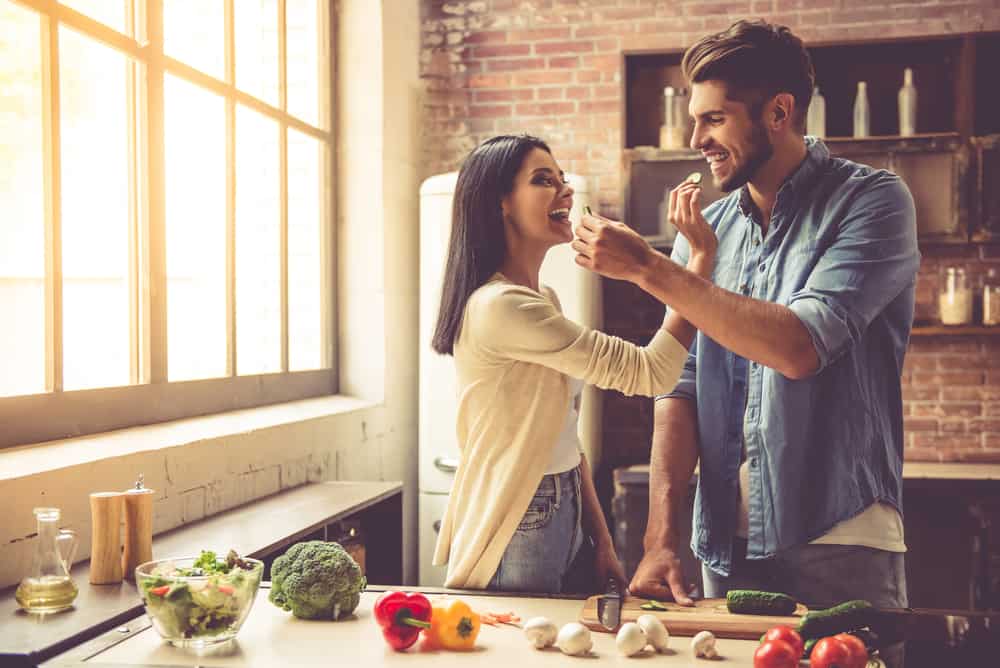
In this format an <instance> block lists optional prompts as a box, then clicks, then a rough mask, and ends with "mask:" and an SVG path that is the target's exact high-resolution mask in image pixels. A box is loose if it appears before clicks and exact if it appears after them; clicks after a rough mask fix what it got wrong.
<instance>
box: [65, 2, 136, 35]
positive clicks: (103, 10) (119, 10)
mask: <svg viewBox="0 0 1000 668" xmlns="http://www.w3.org/2000/svg"><path fill="white" fill-rule="evenodd" d="M59 4H62V5H66V6H67V7H69V8H70V9H75V10H76V11H78V12H80V13H81V14H86V15H87V16H89V17H90V18H92V19H94V20H96V21H100V22H101V23H103V24H104V25H106V26H109V27H111V28H114V29H115V30H117V31H118V32H120V33H125V16H126V14H125V8H126V5H127V4H128V0H59Z"/></svg>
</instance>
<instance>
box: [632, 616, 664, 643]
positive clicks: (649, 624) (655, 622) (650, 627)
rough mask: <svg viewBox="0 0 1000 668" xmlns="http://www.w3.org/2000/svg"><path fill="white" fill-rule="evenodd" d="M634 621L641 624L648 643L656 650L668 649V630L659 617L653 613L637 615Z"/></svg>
mask: <svg viewBox="0 0 1000 668" xmlns="http://www.w3.org/2000/svg"><path fill="white" fill-rule="evenodd" d="M635 623H636V624H638V625H639V626H641V627H642V630H643V631H645V632H646V638H647V639H648V640H649V644H650V645H652V646H653V649H655V650H656V651H657V652H666V651H667V650H668V649H670V632H669V631H667V627H666V626H664V625H663V622H661V621H660V618H659V617H656V616H654V615H639V618H638V619H636V620H635Z"/></svg>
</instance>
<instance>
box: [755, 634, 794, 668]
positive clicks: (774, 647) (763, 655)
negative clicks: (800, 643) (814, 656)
mask: <svg viewBox="0 0 1000 668" xmlns="http://www.w3.org/2000/svg"><path fill="white" fill-rule="evenodd" d="M800 656H801V653H800V652H797V651H796V650H795V648H794V647H792V646H791V645H790V644H788V643H787V642H785V641H784V640H765V641H764V644H762V645H761V646H760V647H758V648H757V651H755V652H754V653H753V668H797V666H798V665H799V657H800Z"/></svg>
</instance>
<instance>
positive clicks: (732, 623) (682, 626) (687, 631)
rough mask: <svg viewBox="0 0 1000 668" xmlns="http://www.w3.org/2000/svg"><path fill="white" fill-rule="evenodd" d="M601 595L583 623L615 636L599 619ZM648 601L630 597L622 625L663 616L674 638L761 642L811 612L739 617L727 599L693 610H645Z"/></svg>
mask: <svg viewBox="0 0 1000 668" xmlns="http://www.w3.org/2000/svg"><path fill="white" fill-rule="evenodd" d="M598 598H600V597H598V596H591V597H590V598H588V599H587V601H586V603H584V605H583V612H582V613H581V614H580V623H581V624H583V625H584V626H586V627H587V628H589V629H591V630H593V631H603V632H605V633H611V631H608V629H606V628H604V626H603V625H602V624H601V622H600V620H599V619H598V618H597V599H598ZM647 600H648V599H644V598H635V597H632V596H627V597H626V598H625V603H624V604H623V605H622V624H624V623H626V622H634V621H635V620H636V619H638V618H639V616H640V615H655V616H656V617H659V619H660V621H662V622H663V624H664V626H666V627H667V631H669V632H670V634H671V635H679V636H693V635H695V634H696V633H698V632H699V631H711V632H712V633H714V634H715V635H716V637H718V638H736V639H739V640H757V639H758V638H760V637H761V636H762V635H764V634H765V633H766V632H767V630H768V629H770V628H771V627H773V626H778V625H779V624H784V625H786V626H791V627H792V628H795V627H796V626H797V625H798V623H799V617H801V616H802V615H804V614H806V612H807V609H806V607H805V606H804V605H802V604H799V607H798V610H796V611H795V615H794V616H791V617H778V616H771V615H735V614H733V613H731V612H729V610H727V609H726V599H724V598H707V599H702V600H700V601H695V604H694V607H693V608H687V607H684V606H681V605H677V604H676V603H662V604H661V605H663V606H664V607H665V608H667V610H666V611H663V610H643V609H642V608H641V607H640V606H641V605H642V604H643V603H646V602H647Z"/></svg>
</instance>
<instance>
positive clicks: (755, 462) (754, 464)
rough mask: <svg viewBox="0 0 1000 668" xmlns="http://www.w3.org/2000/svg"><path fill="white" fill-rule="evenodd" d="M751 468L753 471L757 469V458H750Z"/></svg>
mask: <svg viewBox="0 0 1000 668" xmlns="http://www.w3.org/2000/svg"><path fill="white" fill-rule="evenodd" d="M750 468H752V469H755V468H757V458H756V457H751V458H750Z"/></svg>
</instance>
